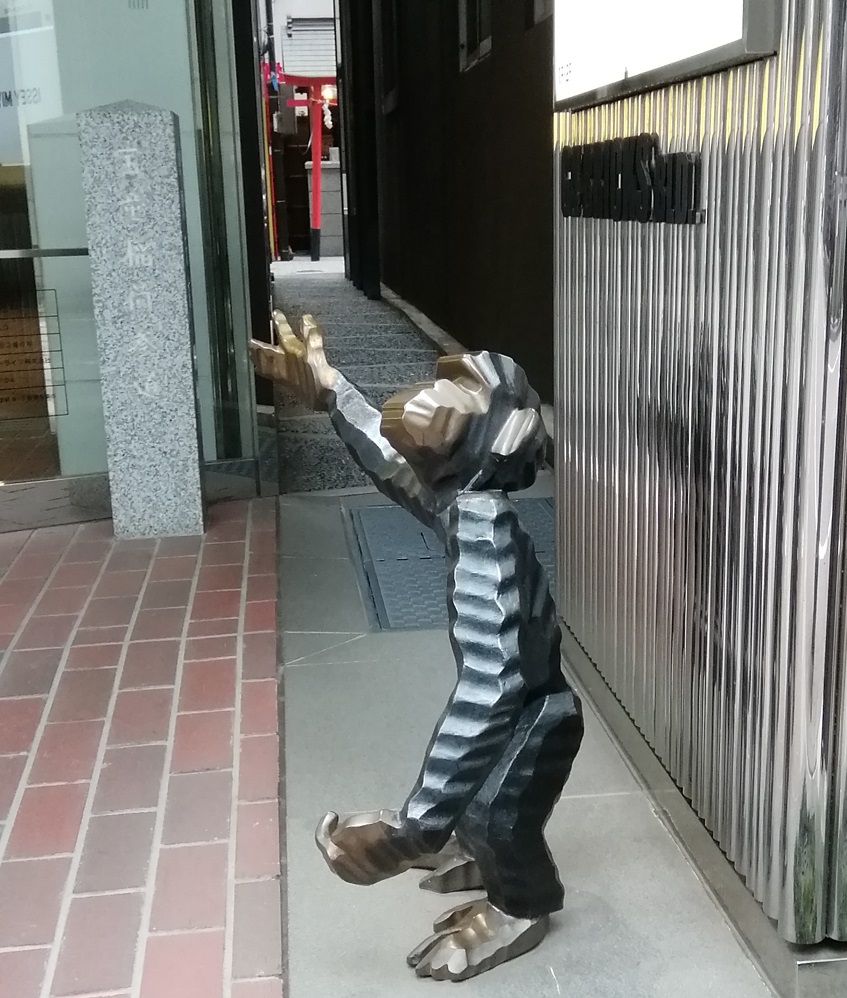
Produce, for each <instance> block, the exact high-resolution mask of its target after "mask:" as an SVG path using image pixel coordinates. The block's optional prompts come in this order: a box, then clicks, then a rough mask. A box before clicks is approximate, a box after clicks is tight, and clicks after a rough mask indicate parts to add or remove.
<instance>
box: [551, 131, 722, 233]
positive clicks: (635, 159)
mask: <svg viewBox="0 0 847 998" xmlns="http://www.w3.org/2000/svg"><path fill="white" fill-rule="evenodd" d="M699 201H700V155H699V153H685V152H683V153H668V154H664V155H662V154H661V153H660V152H659V140H658V137H657V136H655V135H648V134H643V135H637V136H634V137H633V138H628V139H613V140H611V141H607V142H594V143H592V144H591V145H584V146H565V147H564V148H563V149H562V157H561V210H562V215H564V217H565V218H607V219H610V220H612V221H614V222H642V223H646V222H659V223H665V224H671V225H694V224H697V223H698V222H702V221H703V215H704V213H703V211H702V210H701V209H700V206H699Z"/></svg>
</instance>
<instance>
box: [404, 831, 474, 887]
mask: <svg viewBox="0 0 847 998" xmlns="http://www.w3.org/2000/svg"><path fill="white" fill-rule="evenodd" d="M414 869H416V870H432V871H433V872H432V873H431V874H430V875H429V876H428V877H424V878H423V880H422V881H421V882H420V885H419V886H420V888H421V890H423V891H432V892H433V893H435V894H454V893H456V892H458V891H478V890H481V889H482V877H481V876H480V872H479V868H478V867H477V865H476V863H475V862H474V861H473V860H472V859H471V857H470V856H468V855H467V853H466V852H465V851H464V850H463V849H462V847H461V846H460V845H459V841H458V839H457V838H456V836H455V835H453V836H451V838H450V841H449V842H448V843H447V845H446V846H445V847H444V848H443V849H442V850H441V852H439V853H436V854H435V855H432V856H421V857H420V858H419V859H418V860H416V861H415V864H414Z"/></svg>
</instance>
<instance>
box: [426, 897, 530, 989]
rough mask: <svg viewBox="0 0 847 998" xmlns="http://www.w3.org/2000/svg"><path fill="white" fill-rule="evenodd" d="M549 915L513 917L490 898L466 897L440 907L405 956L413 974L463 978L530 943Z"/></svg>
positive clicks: (516, 953) (510, 957)
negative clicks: (425, 934)
mask: <svg viewBox="0 0 847 998" xmlns="http://www.w3.org/2000/svg"><path fill="white" fill-rule="evenodd" d="M549 926H550V918H549V916H547V915H542V916H541V917H540V918H514V917H513V916H512V915H507V914H506V913H505V912H504V911H500V909H499V908H495V907H494V905H493V904H491V902H490V901H472V902H471V903H470V904H463V905H460V906H459V907H458V908H454V909H453V910H452V911H448V912H446V913H445V914H444V915H442V916H441V918H439V919H438V921H437V922H436V923H435V925H434V929H435V935H434V936H430V938H429V939H427V940H425V941H424V942H423V943H421V945H420V946H418V948H417V949H415V950H413V951H412V952H411V953H410V954H409V956H408V957H407V958H406V959H407V963H408V964H409V966H410V967H414V968H415V973H416V974H417V975H418V977H432V978H433V979H434V980H437V981H466V980H467V979H468V978H469V977H476V976H477V975H478V974H484V973H485V971H486V970H491V969H492V968H493V967H498V966H499V965H500V964H501V963H505V962H506V961H507V960H513V959H514V958H515V957H516V956H522V955H523V954H524V953H528V952H529V951H530V950H531V949H534V948H535V947H536V946H537V945H538V944H539V943H540V942H541V940H542V939H543V938H544V937H545V936H546V935H547V930H548V928H549Z"/></svg>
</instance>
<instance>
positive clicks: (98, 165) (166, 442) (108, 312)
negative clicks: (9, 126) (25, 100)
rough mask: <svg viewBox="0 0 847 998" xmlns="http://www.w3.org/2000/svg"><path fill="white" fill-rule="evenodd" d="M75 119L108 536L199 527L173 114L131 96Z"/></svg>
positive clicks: (197, 530)
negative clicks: (106, 485)
mask: <svg viewBox="0 0 847 998" xmlns="http://www.w3.org/2000/svg"><path fill="white" fill-rule="evenodd" d="M77 117H78V123H79V138H80V144H81V150H82V176H83V189H84V192H85V208H86V222H87V229H88V245H89V252H90V256H91V279H92V288H93V293H94V315H95V321H96V324H97V343H98V348H99V352H100V371H101V388H102V392H103V415H104V419H105V425H106V439H107V453H108V464H109V484H110V490H111V497H112V516H113V520H114V524H115V535H116V536H118V537H160V536H168V535H184V534H202V533H203V530H204V514H203V474H202V470H203V462H202V449H201V442H200V436H199V425H198V416H197V402H196V395H195V362H194V330H193V323H192V312H191V294H190V277H189V269H188V251H187V248H186V231H185V208H184V203H183V187H182V171H181V162H180V150H179V125H178V121H177V117H176V115H175V114H173V113H172V112H170V111H166V110H164V109H162V108H157V107H149V106H147V105H144V104H136V103H132V102H123V103H119V104H111V105H108V106H105V107H98V108H94V109H92V110H89V111H84V112H81V113H80V114H79V115H78V116H77Z"/></svg>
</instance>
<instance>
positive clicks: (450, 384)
mask: <svg viewBox="0 0 847 998" xmlns="http://www.w3.org/2000/svg"><path fill="white" fill-rule="evenodd" d="M435 377H436V380H435V381H434V382H430V383H427V384H423V385H413V386H412V387H411V388H407V389H405V390H404V391H402V392H399V393H398V394H397V395H394V396H392V398H390V399H389V400H388V401H387V402H386V403H385V405H384V406H383V408H382V434H383V436H384V437H385V438H386V439H387V440H388V441H389V443H391V445H392V446H393V447H394V448H395V449H396V450H397V451H399V453H400V454H402V456H403V457H405V458H406V460H407V461H408V462H409V463H410V464H411V465H412V467H413V468H414V469H415V471H416V472H417V473H418V475H419V476H420V478H421V479H422V480H423V481H424V482H425V483H426V484H427V485H430V486H431V487H435V488H442V487H454V488H458V489H462V488H465V487H467V486H471V488H473V489H475V490H482V489H502V490H504V491H507V492H508V491H518V490H520V489H525V488H528V487H529V486H530V485H531V484H532V483H533V482H534V481H535V476H536V473H537V471H538V468H539V467H540V465H541V463H542V461H543V458H544V445H545V442H546V440H547V434H546V431H545V429H544V423H543V421H542V419H541V414H540V411H539V398H538V395H537V394H536V393H535V392H534V391H533V390H532V388H531V387H530V385H529V382H528V381H527V377H526V374H525V373H524V372H523V370H522V369H521V368H520V367H518V365H517V364H516V363H515V362H514V361H513V360H511V359H510V358H509V357H504V356H502V355H501V354H496V353H489V352H488V351H485V350H484V351H481V352H480V353H472V354H461V355H458V356H452V357H441V358H440V359H439V361H438V365H437V367H436V372H435Z"/></svg>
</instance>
